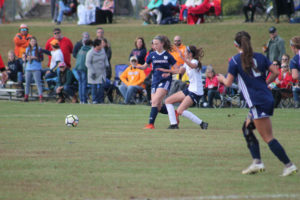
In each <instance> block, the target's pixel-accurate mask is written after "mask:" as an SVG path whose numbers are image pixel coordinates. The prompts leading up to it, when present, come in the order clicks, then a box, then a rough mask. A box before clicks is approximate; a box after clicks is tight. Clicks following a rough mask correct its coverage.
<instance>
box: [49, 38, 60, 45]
mask: <svg viewBox="0 0 300 200" xmlns="http://www.w3.org/2000/svg"><path fill="white" fill-rule="evenodd" d="M50 44H51V45H53V46H57V45H59V41H58V40H57V39H53V40H51V42H50Z"/></svg>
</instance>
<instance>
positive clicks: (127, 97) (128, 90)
mask: <svg viewBox="0 0 300 200" xmlns="http://www.w3.org/2000/svg"><path fill="white" fill-rule="evenodd" d="M142 89H143V88H142V87H141V86H138V85H130V86H127V85H125V84H123V83H122V84H121V85H120V86H119V90H120V92H121V94H122V96H123V97H124V103H126V104H127V103H130V101H131V99H132V98H133V97H134V96H135V94H136V93H137V91H138V90H142Z"/></svg>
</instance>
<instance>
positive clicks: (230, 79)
mask: <svg viewBox="0 0 300 200" xmlns="http://www.w3.org/2000/svg"><path fill="white" fill-rule="evenodd" d="M217 78H218V81H219V82H220V83H223V84H224V85H225V86H226V87H230V86H231V85H232V83H233V81H234V76H233V75H232V74H230V73H228V74H227V77H225V76H224V75H223V74H218V76H217Z"/></svg>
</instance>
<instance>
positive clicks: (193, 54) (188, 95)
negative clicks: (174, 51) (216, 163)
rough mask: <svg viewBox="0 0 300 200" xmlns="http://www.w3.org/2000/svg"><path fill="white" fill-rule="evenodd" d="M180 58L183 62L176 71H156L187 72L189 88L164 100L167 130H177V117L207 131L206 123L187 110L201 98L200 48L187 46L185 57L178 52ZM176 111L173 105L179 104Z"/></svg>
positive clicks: (201, 54)
mask: <svg viewBox="0 0 300 200" xmlns="http://www.w3.org/2000/svg"><path fill="white" fill-rule="evenodd" d="M178 53H179V55H180V57H181V58H182V59H183V61H184V65H183V67H180V68H177V69H171V70H168V69H163V68H159V69H157V70H160V71H163V72H170V73H176V74H184V73H185V72H187V75H188V77H189V81H190V84H189V87H188V88H187V89H185V90H183V91H179V92H177V93H175V94H173V95H171V96H169V97H168V98H167V99H166V100H165V103H166V107H167V110H168V115H169V120H170V124H171V125H170V126H169V127H168V129H178V128H179V127H178V123H179V120H178V115H181V116H183V117H186V118H188V119H190V120H191V121H192V122H194V123H196V124H198V125H200V127H201V128H202V129H207V127H208V123H206V122H204V121H202V120H201V119H199V118H198V117H197V116H196V115H194V114H193V113H192V112H190V111H188V110H187V109H188V108H189V107H190V106H192V105H193V104H194V103H196V104H197V103H198V102H199V101H200V99H201V97H202V96H203V83H202V73H201V67H202V65H201V62H200V58H202V57H203V56H204V53H203V50H202V48H199V49H197V48H196V47H195V46H187V47H186V51H185V56H183V55H182V53H181V51H179V50H178ZM179 102H180V105H179V106H178V108H177V110H176V111H175V109H174V106H173V104H174V103H179Z"/></svg>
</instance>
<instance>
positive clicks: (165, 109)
mask: <svg viewBox="0 0 300 200" xmlns="http://www.w3.org/2000/svg"><path fill="white" fill-rule="evenodd" d="M159 112H160V113H162V114H168V110H167V107H166V104H163V105H162V107H161V109H160V111H159Z"/></svg>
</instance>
